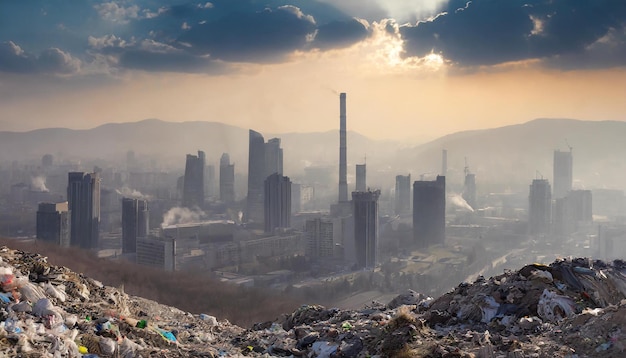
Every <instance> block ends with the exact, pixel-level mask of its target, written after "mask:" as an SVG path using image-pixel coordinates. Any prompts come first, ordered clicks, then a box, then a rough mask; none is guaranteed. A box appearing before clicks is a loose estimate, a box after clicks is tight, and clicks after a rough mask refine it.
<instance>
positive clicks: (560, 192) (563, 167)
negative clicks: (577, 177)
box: [553, 150, 573, 199]
mask: <svg viewBox="0 0 626 358" xmlns="http://www.w3.org/2000/svg"><path fill="white" fill-rule="evenodd" d="M553 164H554V168H553V169H554V195H553V197H554V199H560V198H564V197H565V196H566V195H567V192H569V191H570V190H572V181H573V171H572V168H573V157H572V151H571V150H570V151H569V152H561V151H559V150H555V151H554V163H553Z"/></svg>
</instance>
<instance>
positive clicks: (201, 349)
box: [0, 247, 626, 358]
mask: <svg viewBox="0 0 626 358" xmlns="http://www.w3.org/2000/svg"><path fill="white" fill-rule="evenodd" d="M0 287H1V290H0V307H1V309H0V357H91V358H94V357H129V358H130V357H241V356H251V357H320V358H339V357H363V358H365V357H370V358H372V357H446V358H447V357H467V358H469V357H475V358H483V357H487V358H491V357H493V358H500V357H502V358H522V357H568V358H582V357H624V356H626V352H624V349H625V346H626V331H625V328H624V323H626V262H623V261H614V262H612V263H605V262H602V261H593V260H590V259H565V260H558V261H555V262H554V263H552V264H550V265H549V266H547V265H540V264H530V265H527V266H524V267H522V268H521V269H520V270H518V271H506V272H505V273H503V274H502V275H499V276H496V277H492V278H489V279H485V278H483V277H479V278H478V280H476V281H475V282H474V283H471V284H470V283H462V284H460V285H459V286H458V287H456V288H455V289H454V290H452V291H451V292H449V293H447V294H445V295H443V296H441V297H439V298H437V299H433V298H431V297H425V296H423V295H422V294H419V293H417V292H415V291H408V292H406V293H405V294H402V295H399V296H397V297H396V298H394V299H393V300H392V301H391V302H389V303H388V304H383V303H379V302H372V303H371V304H369V305H367V306H365V307H363V308H362V309H360V310H355V311H352V310H339V309H336V308H325V307H322V306H318V305H303V306H301V307H300V308H299V309H298V310H296V311H295V312H292V313H290V314H284V315H283V316H282V317H280V318H278V319H276V320H275V321H270V322H262V323H257V324H255V325H253V326H252V327H250V328H249V329H245V328H242V327H238V326H235V325H232V324H230V323H229V322H228V321H227V320H219V319H217V318H216V317H213V316H210V315H208V314H191V313H187V312H183V311H181V310H179V309H176V308H173V307H168V306H164V305H161V304H158V303H157V302H154V301H150V300H146V299H143V298H140V297H134V296H130V295H127V294H126V293H124V292H123V291H122V290H120V289H117V288H113V287H107V286H104V285H103V284H102V283H100V282H98V281H96V280H93V279H91V278H88V277H84V276H83V275H81V274H79V273H75V272H72V271H71V270H69V269H68V268H66V267H58V266H53V265H50V264H48V263H47V262H46V258H45V257H42V256H40V255H38V254H31V253H26V252H22V251H18V250H11V249H9V248H7V247H2V248H0Z"/></svg>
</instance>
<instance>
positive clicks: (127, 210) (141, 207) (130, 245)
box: [122, 198, 150, 254]
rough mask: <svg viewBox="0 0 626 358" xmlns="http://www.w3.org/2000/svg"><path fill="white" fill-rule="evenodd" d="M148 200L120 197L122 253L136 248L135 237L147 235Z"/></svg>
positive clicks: (132, 251) (133, 250) (134, 250)
mask: <svg viewBox="0 0 626 358" xmlns="http://www.w3.org/2000/svg"><path fill="white" fill-rule="evenodd" d="M149 216H150V215H149V212H148V202H147V201H145V200H141V199H132V198H123V199H122V253H123V254H128V253H134V252H136V250H137V238H138V237H146V236H148V232H149V228H148V223H149V222H148V220H149Z"/></svg>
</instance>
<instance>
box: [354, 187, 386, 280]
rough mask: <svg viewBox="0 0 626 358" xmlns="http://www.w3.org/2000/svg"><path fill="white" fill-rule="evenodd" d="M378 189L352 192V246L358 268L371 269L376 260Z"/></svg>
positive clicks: (374, 265)
mask: <svg viewBox="0 0 626 358" xmlns="http://www.w3.org/2000/svg"><path fill="white" fill-rule="evenodd" d="M379 197H380V190H376V191H355V192H352V203H353V215H354V247H355V253H356V264H357V267H358V268H368V269H372V268H374V267H376V264H377V261H378V198H379Z"/></svg>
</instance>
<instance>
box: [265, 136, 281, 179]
mask: <svg viewBox="0 0 626 358" xmlns="http://www.w3.org/2000/svg"><path fill="white" fill-rule="evenodd" d="M274 173H278V174H280V175H283V149H282V148H281V147H280V138H272V139H270V140H268V141H267V143H265V177H266V178H267V177H268V176H270V175H272V174H274Z"/></svg>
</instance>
